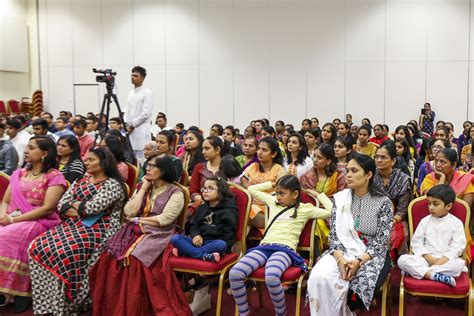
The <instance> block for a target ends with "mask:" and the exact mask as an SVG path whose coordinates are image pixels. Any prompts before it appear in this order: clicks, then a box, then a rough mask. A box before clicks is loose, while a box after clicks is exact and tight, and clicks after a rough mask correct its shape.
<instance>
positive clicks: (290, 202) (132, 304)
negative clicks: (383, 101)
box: [0, 106, 474, 315]
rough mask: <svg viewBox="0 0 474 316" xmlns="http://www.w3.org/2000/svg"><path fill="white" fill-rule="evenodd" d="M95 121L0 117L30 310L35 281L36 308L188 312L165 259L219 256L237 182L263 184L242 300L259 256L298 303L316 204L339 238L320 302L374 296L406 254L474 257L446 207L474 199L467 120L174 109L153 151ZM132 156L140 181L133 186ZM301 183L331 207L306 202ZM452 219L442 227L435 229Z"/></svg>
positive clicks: (243, 270)
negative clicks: (194, 119)
mask: <svg viewBox="0 0 474 316" xmlns="http://www.w3.org/2000/svg"><path fill="white" fill-rule="evenodd" d="M425 107H426V106H425ZM92 117H93V118H92ZM159 118H161V120H163V118H164V119H165V121H166V116H165V115H164V114H162V113H160V115H159ZM48 119H49V123H48ZM69 119H71V120H69ZM97 122H98V119H97V118H96V117H95V116H93V115H91V116H88V117H87V118H86V119H84V118H82V117H77V119H73V118H68V117H67V116H60V117H58V119H57V120H56V122H55V124H52V116H51V114H49V113H44V114H43V115H42V118H37V119H34V120H32V121H31V122H29V121H28V120H27V119H26V118H25V117H24V116H23V115H19V116H16V117H14V118H9V119H8V120H7V121H6V124H4V125H3V123H0V132H3V131H2V130H1V129H2V127H3V128H6V134H7V137H2V138H1V140H0V169H1V171H2V172H4V173H7V174H10V175H11V176H10V178H9V182H10V184H9V186H8V188H7V189H6V192H5V194H4V197H3V201H2V204H1V208H0V239H2V244H1V245H0V263H1V264H0V294H1V295H0V305H5V304H8V303H10V302H13V303H14V304H15V311H17V312H22V311H24V310H26V309H27V308H28V306H29V304H30V302H31V297H32V302H33V309H34V312H35V314H50V313H51V314H54V315H74V314H77V313H79V312H80V311H82V310H84V309H87V308H92V310H93V313H94V315H103V314H104V315H105V314H111V315H151V314H154V315H190V314H191V312H190V310H189V307H188V305H187V303H186V299H185V297H184V294H183V291H182V285H181V284H180V282H179V281H178V279H177V277H176V275H175V274H174V272H173V268H172V267H171V266H170V265H169V260H170V257H171V256H187V257H191V258H196V259H202V260H205V261H209V262H214V263H215V262H219V261H220V260H221V257H222V256H223V255H225V254H226V253H229V252H231V251H232V250H233V246H234V242H235V240H236V229H237V227H236V226H237V222H238V209H237V205H236V201H235V199H234V197H233V195H232V193H231V191H230V189H229V184H228V183H229V182H232V183H235V184H237V185H240V186H242V187H243V188H245V189H248V192H249V193H250V194H251V196H252V198H253V200H252V205H251V208H250V211H249V214H248V218H249V221H248V226H249V228H250V232H249V234H251V235H252V236H253V238H254V239H255V238H256V239H258V240H260V244H259V245H258V246H256V247H254V248H251V249H250V250H249V251H248V252H247V253H246V254H245V255H244V256H243V257H242V258H241V259H240V260H239V262H238V263H237V264H236V265H235V266H234V267H233V268H232V269H231V270H230V273H229V281H230V291H229V292H230V293H232V294H233V296H234V299H235V301H236V304H237V307H238V310H239V313H240V314H241V315H247V314H249V312H250V307H249V305H248V301H247V290H246V285H245V280H246V278H247V277H248V276H249V275H250V274H252V272H253V271H255V270H256V269H257V268H259V267H260V266H265V267H266V269H265V281H266V284H267V287H268V289H269V292H270V298H271V300H272V302H273V304H274V307H275V313H276V314H277V315H284V314H285V313H286V304H285V296H284V290H283V287H282V284H281V281H280V277H281V275H282V274H283V272H284V271H285V270H286V269H287V268H289V267H290V266H296V267H299V268H301V269H302V270H304V269H306V265H305V261H304V259H303V258H302V257H301V256H300V254H299V253H298V252H296V247H297V244H298V240H299V236H300V234H301V232H302V230H303V228H304V227H305V224H306V222H307V221H308V220H310V219H318V221H317V226H318V229H317V230H316V231H317V235H318V240H320V241H321V245H320V246H321V248H322V249H327V251H326V252H325V253H324V254H323V255H322V257H321V258H320V259H319V261H318V263H317V264H316V266H315V267H314V268H313V270H312V272H311V274H310V277H309V281H308V296H309V301H310V308H311V314H312V315H339V314H341V313H346V312H347V313H350V312H351V311H356V310H358V309H369V308H370V306H371V303H372V300H373V298H374V297H376V296H377V295H378V291H379V289H380V286H381V284H382V283H383V281H384V280H385V278H386V277H387V275H388V273H389V271H390V268H391V267H392V264H397V261H398V265H399V266H400V267H401V268H402V269H403V270H404V271H406V272H407V273H409V274H410V275H412V276H413V277H415V278H428V279H431V280H435V281H439V282H442V283H445V284H448V285H449V286H456V282H455V277H457V276H459V275H460V273H461V272H463V271H466V270H467V269H466V266H465V263H464V261H463V260H461V259H459V256H460V255H461V254H462V253H463V251H464V248H465V247H466V236H465V234H464V230H463V228H462V225H463V224H462V222H461V221H459V220H458V219H457V218H455V217H454V216H451V215H449V213H448V212H449V209H450V208H451V207H452V205H453V203H454V200H455V198H456V197H458V198H460V199H463V200H464V201H466V202H467V203H468V205H469V206H470V207H471V206H472V203H473V201H474V198H473V197H474V185H473V175H471V173H470V172H471V171H472V153H473V146H472V145H471V139H472V138H474V130H473V132H472V134H471V129H474V127H473V128H471V125H472V124H471V123H470V122H465V123H464V126H463V128H464V131H463V134H462V135H461V136H462V137H459V138H458V139H456V138H454V137H453V128H452V126H451V127H450V126H449V123H448V124H445V123H444V122H441V123H443V126H441V123H440V124H436V128H435V129H433V127H432V128H431V129H432V130H431V131H430V130H428V131H426V130H425V131H423V130H422V129H421V128H420V127H419V125H418V123H417V122H416V121H410V122H409V123H408V124H407V125H401V126H399V127H397V128H396V129H395V133H394V134H393V135H392V134H390V133H389V129H388V126H386V125H382V124H376V125H374V126H373V127H372V126H371V124H370V121H369V120H368V119H364V122H362V123H363V124H362V125H361V126H356V124H354V123H352V118H351V117H349V116H348V117H346V122H341V121H340V120H337V119H336V120H334V122H333V123H326V124H324V125H323V127H322V129H320V128H319V126H318V125H319V122H318V121H317V119H315V118H313V119H312V120H309V119H308V120H304V121H303V122H302V127H301V130H299V131H295V130H294V127H293V126H291V125H290V124H288V125H285V124H284V123H283V122H282V121H278V122H276V124H275V128H273V127H272V126H270V125H268V122H266V121H265V120H256V121H252V122H251V124H250V125H249V126H248V127H247V128H246V129H245V131H244V135H240V134H239V132H238V130H236V129H235V128H234V127H233V126H226V127H225V128H224V127H222V126H221V125H219V124H214V125H213V126H212V127H211V130H210V135H209V136H208V137H206V138H204V135H203V132H202V131H201V130H200V129H199V128H197V127H189V128H188V129H187V130H184V126H183V125H182V124H181V125H180V126H177V127H178V128H177V129H178V130H168V129H165V128H164V127H165V126H166V122H165V124H164V125H163V124H159V125H158V126H156V128H155V129H153V131H154V133H153V139H154V141H153V142H151V143H149V144H147V145H146V146H145V150H144V154H145V159H146V160H144V161H137V159H136V158H135V156H134V154H133V151H132V150H131V149H130V146H129V145H128V142H127V139H126V137H125V136H124V133H123V129H122V126H121V121H120V119H118V120H116V119H115V118H114V119H111V121H110V122H109V123H110V129H107V128H105V129H104V130H100V129H99V128H98V127H97ZM30 123H31V127H30ZM71 123H72V124H71ZM70 124H71V125H70ZM425 125H426V122H425ZM52 126H54V128H55V129H56V131H55V132H51V130H54V129H53V128H52ZM422 127H423V126H422ZM29 129H30V130H32V131H33V134H34V135H31V133H29V132H28V130H29ZM425 129H426V127H425ZM428 129H429V127H428ZM89 133H91V134H93V135H90V134H89ZM372 133H374V136H373V137H372ZM0 136H3V135H0ZM96 136H97V137H96ZM135 166H138V167H139V169H140V171H141V172H140V175H139V176H138V177H139V178H140V180H141V181H140V182H139V183H138V185H137V186H136V187H133V186H132V187H130V186H127V185H126V182H127V180H128V179H127V178H128V177H129V175H130V172H129V168H135ZM179 183H181V184H179ZM188 185H189V193H190V203H189V205H186V203H185V195H186V190H187V189H186V188H185V186H188ZM302 191H304V192H305V193H306V194H308V195H310V196H313V197H314V198H315V199H317V200H318V201H319V204H320V205H321V207H317V206H314V205H312V204H306V203H302V202H301V194H302ZM129 193H133V194H129ZM426 194H427V195H428V199H429V205H430V206H429V207H430V213H431V215H430V216H429V217H428V218H426V220H424V222H423V223H422V224H423V225H421V226H422V227H423V228H422V229H421V228H420V230H417V231H416V233H415V236H414V239H413V240H412V244H411V247H412V250H413V255H410V254H408V246H409V245H408V226H407V221H408V219H407V212H408V205H409V203H410V201H411V200H412V199H413V198H414V197H415V196H417V195H426ZM186 206H188V207H187V209H185V210H184V211H185V213H186V214H185V216H186V218H187V223H186V226H185V229H184V232H183V233H182V234H177V233H176V229H175V228H176V225H177V224H180V223H179V222H178V221H179V219H180V217H181V216H182V214H183V209H184V208H186ZM471 223H472V221H471ZM440 230H442V236H443V238H441V239H442V240H441V239H440V238H434V237H435V236H438V237H439V236H440V234H441V233H440ZM334 284H337V285H338V286H336V287H335V286H334ZM336 291H339V292H340V291H343V292H344V293H346V294H345V297H347V299H343V298H341V295H340V293H339V292H338V293H336Z"/></svg>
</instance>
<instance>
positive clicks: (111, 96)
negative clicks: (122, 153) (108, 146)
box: [96, 89, 132, 151]
mask: <svg viewBox="0 0 474 316" xmlns="http://www.w3.org/2000/svg"><path fill="white" fill-rule="evenodd" d="M112 102H113V103H115V105H116V107H117V111H118V113H119V117H120V120H122V125H123V129H124V132H125V139H126V146H127V147H128V148H127V149H129V150H131V151H132V144H131V143H130V138H129V136H128V130H127V123H125V120H124V119H123V114H122V109H121V108H120V103H119V101H118V98H117V95H116V94H115V93H112V91H109V89H107V93H106V94H104V99H103V100H102V106H101V108H100V114H99V134H98V135H96V140H97V137H98V136H99V135H100V138H101V139H104V137H105V134H107V131H108V130H109V117H110V104H111V103H112ZM104 111H105V114H104ZM104 115H105V119H106V120H105V123H103V122H102V119H103V117H104ZM104 124H105V126H104Z"/></svg>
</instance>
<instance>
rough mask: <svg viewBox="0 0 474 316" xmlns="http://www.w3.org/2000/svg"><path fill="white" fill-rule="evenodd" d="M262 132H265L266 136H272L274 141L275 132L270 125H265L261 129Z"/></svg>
mask: <svg viewBox="0 0 474 316" xmlns="http://www.w3.org/2000/svg"><path fill="white" fill-rule="evenodd" d="M262 131H265V132H267V133H268V134H270V135H273V136H271V137H273V138H275V139H276V131H275V129H274V128H273V126H271V125H265V126H264V127H263V128H262Z"/></svg>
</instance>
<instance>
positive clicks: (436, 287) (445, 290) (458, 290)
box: [403, 272, 471, 295]
mask: <svg viewBox="0 0 474 316" xmlns="http://www.w3.org/2000/svg"><path fill="white" fill-rule="evenodd" d="M470 282H471V280H470V279H469V276H468V275H467V273H466V272H463V273H461V275H460V276H459V277H458V278H456V287H454V288H453V287H451V286H449V285H447V284H444V283H441V282H436V281H431V280H425V279H423V280H418V279H415V278H412V277H410V276H404V278H403V284H404V286H405V290H407V291H410V292H420V293H426V294H435V295H436V294H445V295H466V294H467V293H468V291H469V284H470Z"/></svg>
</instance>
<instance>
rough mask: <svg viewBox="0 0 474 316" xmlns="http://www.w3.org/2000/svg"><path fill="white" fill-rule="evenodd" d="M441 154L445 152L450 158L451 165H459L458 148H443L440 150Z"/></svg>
mask: <svg viewBox="0 0 474 316" xmlns="http://www.w3.org/2000/svg"><path fill="white" fill-rule="evenodd" d="M439 154H443V155H444V156H445V157H446V158H448V160H449V162H450V163H451V165H453V166H454V167H456V166H457V165H458V153H457V152H456V150H454V149H452V148H443V149H441V150H440V151H439V152H438V155H439Z"/></svg>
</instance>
